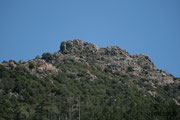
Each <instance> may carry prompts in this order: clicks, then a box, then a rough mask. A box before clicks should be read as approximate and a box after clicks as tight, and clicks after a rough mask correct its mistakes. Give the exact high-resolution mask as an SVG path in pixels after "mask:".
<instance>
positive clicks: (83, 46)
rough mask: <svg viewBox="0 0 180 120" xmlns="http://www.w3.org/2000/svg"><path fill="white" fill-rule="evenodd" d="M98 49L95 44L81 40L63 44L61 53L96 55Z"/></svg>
mask: <svg viewBox="0 0 180 120" xmlns="http://www.w3.org/2000/svg"><path fill="white" fill-rule="evenodd" d="M97 49H98V47H97V46H95V45H94V44H90V43H87V42H82V41H81V40H79V39H75V40H72V41H71V40H68V41H67V42H62V43H61V45H60V51H61V52H62V53H64V54H67V53H71V54H72V53H74V54H75V53H86V52H88V53H94V52H96V51H97Z"/></svg>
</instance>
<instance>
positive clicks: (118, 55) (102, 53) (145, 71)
mask: <svg viewBox="0 0 180 120" xmlns="http://www.w3.org/2000/svg"><path fill="white" fill-rule="evenodd" d="M67 59H68V60H69V59H71V60H74V61H76V62H79V63H82V64H84V65H86V66H87V67H88V66H89V64H92V63H93V64H95V65H97V66H99V67H100V68H101V70H102V71H105V70H110V71H112V72H119V74H129V75H131V76H135V77H140V78H146V79H150V80H152V81H154V82H156V83H157V84H158V85H167V84H173V83H174V82H177V81H174V79H176V78H175V77H174V76H173V75H171V74H169V73H167V72H165V71H163V70H159V69H157V68H156V66H155V65H154V63H153V62H152V61H151V59H150V57H149V56H147V55H144V54H134V55H130V54H129V53H128V52H127V51H125V50H122V49H121V48H120V47H119V46H108V47H106V48H98V47H97V46H96V45H94V44H91V43H87V42H83V41H81V40H79V39H74V40H68V41H66V42H62V43H61V45H60V50H59V51H58V52H55V53H53V54H51V53H44V54H43V55H42V58H36V59H33V60H29V61H28V62H23V61H19V63H16V62H15V61H12V60H11V61H9V62H3V63H2V65H4V66H6V67H7V68H16V67H17V66H21V67H24V68H26V69H27V70H28V71H30V72H31V73H32V74H33V73H34V74H37V76H46V73H47V74H55V73H58V72H60V71H59V69H58V68H57V67H56V64H58V63H61V62H63V61H65V60H67ZM32 64H33V65H34V66H36V67H33V68H29V66H30V65H32ZM47 71H48V72H47Z"/></svg>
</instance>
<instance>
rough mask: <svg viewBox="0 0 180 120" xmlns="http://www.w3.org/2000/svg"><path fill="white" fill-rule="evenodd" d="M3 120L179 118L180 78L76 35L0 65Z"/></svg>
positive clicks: (143, 58) (141, 56)
mask: <svg viewBox="0 0 180 120" xmlns="http://www.w3.org/2000/svg"><path fill="white" fill-rule="evenodd" d="M0 97H1V99H0V119H2V120H11V119H12V120H21V119H22V120H24V119H27V120H40V119H42V120H45V119H47V120H58V119H62V120H76V119H79V120H80V119H82V120H122V119H124V120H131V119H137V120H146V119H147V120H157V119H158V120H164V119H168V118H172V119H173V120H176V119H177V120H178V119H180V106H179V105H180V78H177V77H175V76H173V75H171V74H169V73H167V72H165V71H163V70H160V69H158V68H156V66H155V65H154V63H153V62H152V61H151V59H150V57H149V56H147V55H144V54H134V55H131V54H129V53H128V52H127V51H125V50H123V49H121V48H120V47H119V46H108V47H106V48H104V47H102V48H98V47H97V46H96V45H94V44H92V43H88V42H83V41H81V40H79V39H74V40H68V41H65V42H62V43H61V44H60V50H59V51H57V52H55V53H44V54H42V57H36V58H35V59H32V60H29V61H27V62H24V61H22V60H20V61H19V62H15V61H13V60H10V61H9V62H6V61H3V62H2V64H1V65H0Z"/></svg>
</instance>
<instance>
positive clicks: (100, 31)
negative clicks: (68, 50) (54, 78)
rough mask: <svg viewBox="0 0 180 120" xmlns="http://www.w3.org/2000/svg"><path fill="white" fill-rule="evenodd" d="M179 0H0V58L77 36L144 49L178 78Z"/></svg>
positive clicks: (51, 47)
mask: <svg viewBox="0 0 180 120" xmlns="http://www.w3.org/2000/svg"><path fill="white" fill-rule="evenodd" d="M179 6H180V0H0V62H2V61H3V60H6V61H8V60H10V59H13V60H16V61H19V60H21V59H22V60H25V61H27V60H29V59H33V58H34V57H35V56H37V55H41V54H42V53H44V52H50V53H53V52H56V51H58V50H59V45H60V43H61V42H62V41H65V40H72V39H74V38H79V39H81V40H83V41H87V42H91V43H94V44H96V45H97V46H98V47H106V46H108V45H116V46H120V47H121V48H122V49H125V50H127V51H128V52H129V53H130V54H135V53H144V54H147V55H149V56H150V57H151V59H152V61H153V62H154V63H155V65H156V66H157V68H159V69H163V70H165V71H167V72H169V73H171V74H173V75H175V76H179V77H180V72H179V71H180V70H179V68H180V53H179V52H180V7H179Z"/></svg>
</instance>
